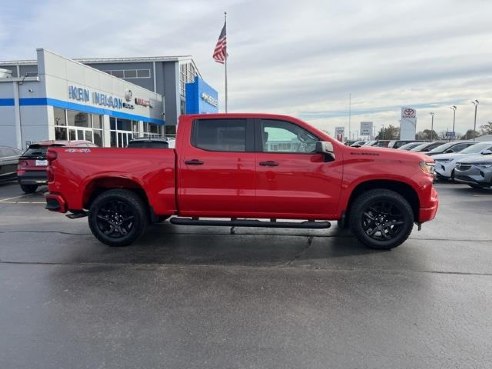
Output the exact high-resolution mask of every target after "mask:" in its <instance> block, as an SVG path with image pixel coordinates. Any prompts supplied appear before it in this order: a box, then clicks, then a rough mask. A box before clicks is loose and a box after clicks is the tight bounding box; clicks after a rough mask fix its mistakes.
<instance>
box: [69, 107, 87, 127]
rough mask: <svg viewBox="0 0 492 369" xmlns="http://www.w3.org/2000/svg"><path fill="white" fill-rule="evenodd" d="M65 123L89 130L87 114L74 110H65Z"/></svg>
mask: <svg viewBox="0 0 492 369" xmlns="http://www.w3.org/2000/svg"><path fill="white" fill-rule="evenodd" d="M67 118H68V119H67V123H68V125H69V126H75V127H87V128H89V127H90V125H89V123H90V122H89V114H87V113H82V112H79V111H74V110H67Z"/></svg>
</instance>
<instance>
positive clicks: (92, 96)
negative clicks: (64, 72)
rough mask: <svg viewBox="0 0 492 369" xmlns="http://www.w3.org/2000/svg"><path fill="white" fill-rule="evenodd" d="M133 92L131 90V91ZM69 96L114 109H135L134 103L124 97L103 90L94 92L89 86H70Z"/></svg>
mask: <svg viewBox="0 0 492 369" xmlns="http://www.w3.org/2000/svg"><path fill="white" fill-rule="evenodd" d="M130 93H131V91H130ZM68 98H69V99H71V100H77V101H81V102H85V103H89V102H90V103H92V104H94V105H100V106H106V107H108V108H113V109H123V108H126V109H134V106H133V105H132V104H129V103H126V102H124V101H123V99H121V98H119V97H116V96H111V95H107V94H104V93H101V92H92V93H91V91H90V90H89V89H87V88H80V87H77V86H68Z"/></svg>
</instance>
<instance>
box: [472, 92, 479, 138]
mask: <svg viewBox="0 0 492 369" xmlns="http://www.w3.org/2000/svg"><path fill="white" fill-rule="evenodd" d="M472 104H473V105H475V119H474V120H473V141H475V132H476V131H477V108H478V100H474V101H472Z"/></svg>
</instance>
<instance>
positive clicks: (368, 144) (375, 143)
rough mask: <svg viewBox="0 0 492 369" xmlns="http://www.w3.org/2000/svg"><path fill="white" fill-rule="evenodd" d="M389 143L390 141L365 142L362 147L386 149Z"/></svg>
mask: <svg viewBox="0 0 492 369" xmlns="http://www.w3.org/2000/svg"><path fill="white" fill-rule="evenodd" d="M389 142H390V140H373V141H367V142H366V143H365V144H364V145H362V146H376V147H388V144H389Z"/></svg>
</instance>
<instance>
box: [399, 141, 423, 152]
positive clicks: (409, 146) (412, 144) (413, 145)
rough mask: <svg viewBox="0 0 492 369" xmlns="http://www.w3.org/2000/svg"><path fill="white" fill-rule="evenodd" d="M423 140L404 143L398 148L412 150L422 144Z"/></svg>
mask: <svg viewBox="0 0 492 369" xmlns="http://www.w3.org/2000/svg"><path fill="white" fill-rule="evenodd" d="M422 143H423V142H422V141H417V142H409V143H407V144H405V145H402V146H400V147H399V148H398V150H405V151H410V150H412V149H413V148H414V147H417V146H419V145H422Z"/></svg>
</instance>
